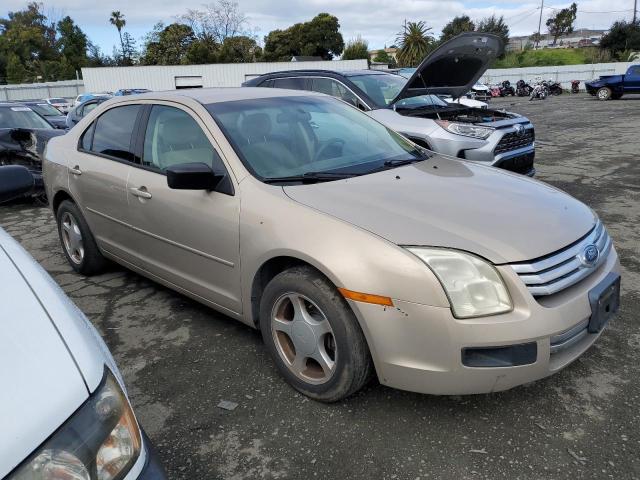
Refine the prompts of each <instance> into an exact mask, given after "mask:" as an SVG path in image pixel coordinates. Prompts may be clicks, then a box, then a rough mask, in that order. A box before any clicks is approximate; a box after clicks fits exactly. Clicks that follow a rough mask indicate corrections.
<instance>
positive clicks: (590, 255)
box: [580, 245, 600, 267]
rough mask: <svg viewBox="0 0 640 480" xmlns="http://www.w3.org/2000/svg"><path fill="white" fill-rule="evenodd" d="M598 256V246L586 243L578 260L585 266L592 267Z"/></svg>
mask: <svg viewBox="0 0 640 480" xmlns="http://www.w3.org/2000/svg"><path fill="white" fill-rule="evenodd" d="M599 257H600V252H599V251H598V247H596V246H595V245H587V246H586V247H584V250H582V253H581V254H580V261H581V262H582V263H583V264H584V265H585V266H587V267H593V266H594V265H595V264H596V263H597V261H598V258H599Z"/></svg>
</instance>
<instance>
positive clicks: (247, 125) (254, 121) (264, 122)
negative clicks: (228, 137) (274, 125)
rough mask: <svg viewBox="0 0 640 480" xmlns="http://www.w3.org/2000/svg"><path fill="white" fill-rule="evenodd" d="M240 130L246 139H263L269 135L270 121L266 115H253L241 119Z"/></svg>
mask: <svg viewBox="0 0 640 480" xmlns="http://www.w3.org/2000/svg"><path fill="white" fill-rule="evenodd" d="M240 128H241V130H242V132H243V133H244V135H245V136H246V137H248V138H263V137H266V136H267V135H269V133H271V119H270V118H269V115H267V114H266V113H253V114H251V115H247V116H246V117H244V118H243V119H242V121H241V125H240Z"/></svg>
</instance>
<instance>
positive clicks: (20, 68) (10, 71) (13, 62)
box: [6, 54, 27, 83]
mask: <svg viewBox="0 0 640 480" xmlns="http://www.w3.org/2000/svg"><path fill="white" fill-rule="evenodd" d="M6 68H7V83H23V82H26V81H27V69H26V68H25V67H24V65H23V64H22V62H21V61H20V57H18V56H17V55H15V54H11V55H9V59H8V60H7V67H6Z"/></svg>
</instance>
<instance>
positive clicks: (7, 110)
mask: <svg viewBox="0 0 640 480" xmlns="http://www.w3.org/2000/svg"><path fill="white" fill-rule="evenodd" d="M0 128H38V129H47V130H51V129H52V128H53V127H52V126H51V125H50V124H49V122H47V121H46V120H45V119H44V118H42V117H41V116H40V115H38V114H37V113H36V112H34V111H33V110H31V109H30V108H29V107H22V106H20V107H0Z"/></svg>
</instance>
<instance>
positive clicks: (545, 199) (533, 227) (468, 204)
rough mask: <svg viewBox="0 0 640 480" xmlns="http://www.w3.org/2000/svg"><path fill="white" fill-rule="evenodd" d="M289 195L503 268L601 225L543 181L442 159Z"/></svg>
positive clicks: (399, 240)
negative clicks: (477, 256) (464, 252)
mask: <svg viewBox="0 0 640 480" xmlns="http://www.w3.org/2000/svg"><path fill="white" fill-rule="evenodd" d="M284 191H285V193H286V194H287V195H288V196H289V197H290V198H292V199H293V200H295V201H297V202H299V203H301V204H304V205H306V206H309V207H311V208H314V209H316V210H319V211H321V212H324V213H326V214H329V215H332V216H334V217H336V218H339V219H341V220H343V221H345V222H349V223H351V224H353V225H355V226H357V227H360V228H362V229H365V230H368V231H370V232H372V233H374V234H376V235H378V236H380V237H383V238H385V239H387V240H389V241H390V242H393V243H395V244H398V245H414V246H416V245H417V246H436V247H447V248H454V249H459V250H464V251H468V252H473V253H475V254H477V255H480V256H482V257H485V258H487V259H488V260H490V261H492V262H494V263H496V264H501V263H511V262H519V261H525V260H532V259H535V258H538V257H541V256H544V255H547V254H549V253H552V252H555V251H557V250H559V249H561V248H563V247H565V246H567V245H569V244H570V243H572V242H575V241H576V240H578V239H579V238H580V237H582V236H583V235H585V234H586V233H588V232H589V230H590V229H591V228H592V227H593V226H594V224H595V222H596V218H595V215H594V213H593V212H592V211H591V209H589V208H588V207H587V206H586V205H584V204H582V203H581V202H579V201H578V200H576V199H574V198H573V197H571V196H569V195H567V194H566V193H564V192H562V191H560V190H558V189H556V188H553V187H551V186H549V185H546V184H544V183H542V182H538V181H536V180H532V179H529V178H527V177H524V176H520V175H517V174H513V173H510V172H507V171H504V170H499V169H496V168H492V167H485V166H482V165H477V164H473V163H469V162H464V161H458V160H454V159H452V158H448V157H443V156H439V155H436V156H434V157H433V158H431V159H429V160H426V161H424V162H420V163H415V164H412V165H408V166H405V167H400V168H395V169H392V170H386V171H384V172H379V173H375V174H370V175H363V176H359V177H353V178H349V179H346V180H338V181H332V182H326V183H318V184H311V185H296V186H293V185H292V186H285V187H284Z"/></svg>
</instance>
